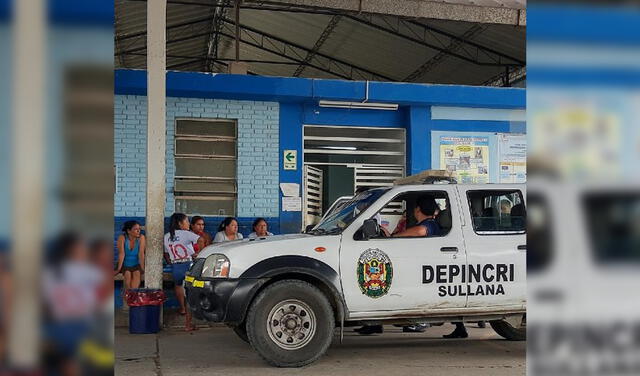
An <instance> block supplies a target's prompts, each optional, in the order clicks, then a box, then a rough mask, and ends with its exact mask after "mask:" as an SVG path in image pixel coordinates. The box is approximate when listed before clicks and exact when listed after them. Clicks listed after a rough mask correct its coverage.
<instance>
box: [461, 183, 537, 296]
mask: <svg viewBox="0 0 640 376" xmlns="http://www.w3.org/2000/svg"><path fill="white" fill-rule="evenodd" d="M458 189H459V191H460V198H461V203H462V206H463V215H464V217H465V222H466V223H467V225H466V226H464V230H463V231H464V237H465V244H466V250H467V262H468V265H467V268H466V269H467V281H468V283H469V291H468V301H467V307H470V308H471V307H489V306H507V305H514V306H515V305H517V306H523V305H524V304H526V252H527V238H526V232H525V229H526V207H525V199H524V197H525V192H524V186H521V185H513V186H507V187H505V188H493V187H490V186H486V185H484V186H458Z"/></svg>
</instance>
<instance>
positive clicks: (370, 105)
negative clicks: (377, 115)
mask: <svg viewBox="0 0 640 376" xmlns="http://www.w3.org/2000/svg"><path fill="white" fill-rule="evenodd" d="M319 105H320V107H332V108H353V109H361V110H387V111H396V110H397V109H398V105H397V104H395V103H374V102H340V101H320V103H319Z"/></svg>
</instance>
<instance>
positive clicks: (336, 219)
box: [310, 188, 389, 235]
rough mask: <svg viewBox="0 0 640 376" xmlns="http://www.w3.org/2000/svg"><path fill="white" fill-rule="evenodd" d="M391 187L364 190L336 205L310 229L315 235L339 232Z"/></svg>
mask: <svg viewBox="0 0 640 376" xmlns="http://www.w3.org/2000/svg"><path fill="white" fill-rule="evenodd" d="M388 190H389V188H376V189H371V190H368V191H366V192H362V193H360V194H359V195H357V196H355V197H354V198H352V199H350V200H348V201H345V202H344V203H341V204H340V205H339V206H336V207H335V208H334V209H333V210H332V211H331V213H329V214H328V215H327V216H326V217H325V218H323V219H322V221H321V222H320V223H319V224H318V225H317V226H316V227H314V228H313V230H311V231H310V233H312V234H315V235H322V234H328V233H331V234H339V233H341V232H342V230H344V229H345V228H347V226H349V225H350V224H351V222H353V221H354V220H355V219H356V218H358V216H359V215H360V213H362V212H363V211H364V210H365V209H367V208H368V207H369V206H370V205H371V204H373V203H374V202H376V200H377V199H378V198H380V196H382V195H383V194H384V193H385V192H387V191H388Z"/></svg>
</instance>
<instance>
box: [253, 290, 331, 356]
mask: <svg viewBox="0 0 640 376" xmlns="http://www.w3.org/2000/svg"><path fill="white" fill-rule="evenodd" d="M246 328H247V336H248V337H249V342H250V343H251V346H253V348H254V349H255V350H256V351H257V352H258V353H259V354H260V356H261V357H262V358H263V359H264V360H266V361H267V363H269V364H271V365H273V366H276V367H302V366H305V365H307V364H310V363H312V362H314V361H315V360H317V359H318V358H320V357H321V356H322V355H323V354H324V353H325V352H326V351H327V349H328V348H329V345H331V341H332V339H333V332H334V329H335V320H334V317H333V310H332V308H331V304H329V301H328V300H327V298H326V296H325V295H324V294H323V293H322V291H320V290H319V289H318V288H317V287H315V286H313V285H312V284H310V283H308V282H304V281H300V280H283V281H278V282H276V283H274V284H273V285H270V286H267V288H265V289H264V290H263V291H262V292H260V294H258V297H256V299H255V300H254V302H253V303H252V304H251V308H250V309H249V313H248V315H247V321H246Z"/></svg>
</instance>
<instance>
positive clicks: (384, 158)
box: [303, 125, 405, 228]
mask: <svg viewBox="0 0 640 376" xmlns="http://www.w3.org/2000/svg"><path fill="white" fill-rule="evenodd" d="M404 176H405V132H404V129H399V128H373V127H338V126H311V125H306V126H305V127H304V176H303V187H304V191H303V211H304V212H303V228H306V227H307V226H308V225H312V224H316V223H318V222H319V221H320V219H321V218H322V216H323V215H324V214H325V213H326V212H327V210H328V209H329V208H330V207H331V205H332V204H333V203H334V202H335V201H336V200H337V199H339V198H341V197H351V196H353V194H354V192H355V190H356V189H358V188H359V187H369V188H375V187H385V186H391V185H393V182H394V181H395V180H396V179H399V178H402V177H404Z"/></svg>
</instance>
